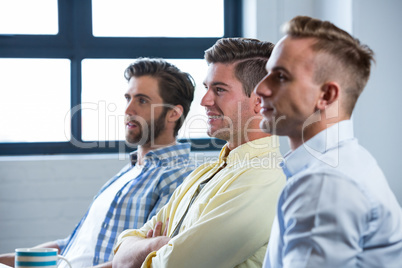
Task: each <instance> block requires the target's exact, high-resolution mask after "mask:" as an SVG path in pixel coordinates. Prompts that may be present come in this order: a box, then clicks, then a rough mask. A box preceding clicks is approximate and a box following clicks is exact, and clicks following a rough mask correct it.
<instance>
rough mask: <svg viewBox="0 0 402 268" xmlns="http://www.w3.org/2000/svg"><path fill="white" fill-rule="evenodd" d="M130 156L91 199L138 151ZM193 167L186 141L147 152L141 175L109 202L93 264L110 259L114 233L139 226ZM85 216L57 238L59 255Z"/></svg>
mask: <svg viewBox="0 0 402 268" xmlns="http://www.w3.org/2000/svg"><path fill="white" fill-rule="evenodd" d="M130 157H131V163H130V164H128V165H127V166H126V167H124V168H123V169H122V170H121V171H120V172H119V173H118V174H117V175H116V176H114V177H113V178H112V179H110V180H109V181H108V182H107V183H106V184H105V185H104V186H103V187H102V189H101V190H100V191H99V193H98V194H97V195H96V196H95V198H94V200H96V198H97V197H98V196H99V195H101V194H102V193H103V192H104V191H105V189H107V188H108V187H109V186H110V185H111V184H113V183H114V182H115V181H116V180H118V179H119V178H120V177H121V176H122V175H124V174H125V173H126V172H128V171H129V170H131V169H132V168H133V167H134V166H135V164H136V160H137V152H133V153H131V154H130ZM193 169H194V165H192V164H191V163H190V144H189V143H178V144H176V145H172V146H168V147H164V148H161V149H157V150H154V151H151V152H149V153H147V154H146V156H145V159H144V168H143V169H142V171H141V173H140V175H138V176H137V177H136V178H132V180H130V181H129V182H128V183H127V184H125V185H124V186H123V188H121V189H120V191H118V192H117V193H116V195H115V198H114V200H113V202H112V203H111V204H110V207H109V210H108V212H107V214H106V217H105V218H104V219H103V223H102V227H101V231H100V233H99V235H98V239H97V243H96V248H95V249H94V250H95V254H94V259H93V265H97V264H100V263H104V262H108V261H110V260H111V257H112V252H113V251H112V249H113V245H114V244H115V242H116V239H117V236H118V235H119V234H120V233H121V232H122V231H123V230H125V229H138V228H140V227H142V226H143V225H144V224H145V223H146V222H147V221H148V220H149V219H151V218H152V217H153V216H154V215H155V214H156V213H157V212H158V211H159V210H160V209H161V208H162V207H163V206H164V205H165V204H166V203H167V202H168V201H169V198H170V196H171V195H172V193H173V192H174V190H175V189H176V188H177V187H178V186H179V185H180V184H181V183H182V182H183V180H184V179H185V178H186V177H187V175H188V174H190V172H191V171H192V170H193ZM88 211H89V210H88ZM87 215H88V212H87V213H86V215H85V216H84V217H83V218H82V219H81V221H80V222H79V224H78V225H77V226H76V228H75V230H74V232H73V233H72V234H71V235H70V236H69V237H67V238H66V239H64V240H58V241H57V244H58V245H59V247H60V249H61V254H62V255H65V254H66V253H67V252H68V250H69V249H70V248H71V246H72V245H73V242H74V240H75V238H76V237H77V234H78V233H79V230H80V227H81V226H82V224H83V223H84V221H85V219H86V217H87Z"/></svg>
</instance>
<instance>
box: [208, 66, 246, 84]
mask: <svg viewBox="0 0 402 268" xmlns="http://www.w3.org/2000/svg"><path fill="white" fill-rule="evenodd" d="M234 67H235V64H234V63H230V64H224V63H211V64H210V65H209V66H208V71H207V76H206V78H205V80H204V83H205V84H206V85H209V84H213V83H217V82H220V83H225V84H231V83H235V82H237V83H240V81H239V80H238V79H237V78H236V76H235V74H234Z"/></svg>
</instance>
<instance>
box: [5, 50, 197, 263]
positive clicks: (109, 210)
mask: <svg viewBox="0 0 402 268" xmlns="http://www.w3.org/2000/svg"><path fill="white" fill-rule="evenodd" d="M125 77H126V79H127V81H128V91H127V93H126V94H125V98H126V99H127V106H126V111H125V115H126V116H125V124H126V140H127V142H129V143H131V144H136V145H138V149H137V151H135V152H133V153H131V155H130V156H131V162H130V164H128V165H127V166H126V167H124V168H123V169H122V170H121V171H120V172H119V173H118V174H117V175H116V176H115V177H113V178H112V179H111V180H109V181H108V182H107V183H106V184H105V185H104V186H103V187H102V188H101V190H100V191H99V193H98V194H97V195H96V196H95V198H94V201H93V203H92V204H91V206H90V208H89V210H88V212H87V213H86V214H85V215H84V217H83V218H82V220H81V221H80V222H79V224H78V225H77V227H76V228H75V230H74V231H73V233H72V234H71V235H70V236H69V237H68V238H66V239H64V240H59V241H55V242H48V243H45V244H42V245H40V246H38V247H48V248H49V247H51V248H57V249H58V250H59V252H60V254H62V255H63V256H65V257H66V258H67V259H68V260H69V261H70V262H71V264H72V266H73V267H89V266H93V265H98V264H101V265H102V264H103V263H105V262H108V261H110V260H111V257H112V256H113V255H112V248H113V245H114V244H115V241H116V238H117V235H118V234H120V233H121V232H122V231H123V230H125V229H127V228H138V227H141V226H142V225H143V224H144V223H145V222H146V221H148V220H149V219H151V218H152V217H153V216H154V215H155V214H156V213H157V212H158V211H159V209H160V208H161V207H162V206H163V205H165V203H166V202H167V201H168V200H169V198H170V196H171V194H172V193H173V191H174V190H175V189H176V187H177V186H179V185H180V184H181V183H182V181H183V179H184V178H185V177H186V176H187V175H188V174H189V173H190V172H191V171H192V169H193V168H194V167H193V166H192V165H190V164H189V163H190V161H189V153H190V144H188V143H185V144H184V143H177V142H176V136H177V134H178V131H179V129H180V127H181V126H182V124H183V121H184V119H185V117H186V116H187V114H188V112H189V109H190V105H191V102H192V100H193V96H194V83H193V80H192V77H191V76H190V75H189V74H187V73H184V72H182V71H180V70H179V69H178V68H176V67H175V66H173V65H172V64H170V63H167V62H165V61H164V60H161V59H147V58H142V59H138V60H137V61H136V62H134V63H133V64H131V65H130V66H129V67H128V68H127V69H126V71H125ZM0 262H4V263H7V264H8V265H11V266H13V265H14V256H13V254H8V255H7V256H2V257H0ZM60 265H64V264H63V263H61V264H60Z"/></svg>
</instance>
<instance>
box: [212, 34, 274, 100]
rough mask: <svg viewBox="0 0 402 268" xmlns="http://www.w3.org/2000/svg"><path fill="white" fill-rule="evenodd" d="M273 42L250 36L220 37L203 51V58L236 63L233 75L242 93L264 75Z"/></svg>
mask: <svg viewBox="0 0 402 268" xmlns="http://www.w3.org/2000/svg"><path fill="white" fill-rule="evenodd" d="M273 48H274V44H272V43H270V42H262V41H260V40H257V39H251V38H222V39H219V40H218V41H216V43H215V44H214V45H213V46H212V47H211V48H209V49H207V50H206V51H205V55H204V57H205V60H206V61H207V63H208V64H211V63H228V64H230V63H236V66H235V76H236V78H237V79H239V81H240V82H241V83H242V84H243V90H244V93H245V94H246V95H247V96H248V97H250V95H251V92H252V91H253V90H254V88H255V87H256V86H257V84H258V83H259V82H260V81H261V79H262V78H263V77H264V76H265V75H266V71H265V65H266V63H267V61H268V59H269V56H271V52H272V49H273Z"/></svg>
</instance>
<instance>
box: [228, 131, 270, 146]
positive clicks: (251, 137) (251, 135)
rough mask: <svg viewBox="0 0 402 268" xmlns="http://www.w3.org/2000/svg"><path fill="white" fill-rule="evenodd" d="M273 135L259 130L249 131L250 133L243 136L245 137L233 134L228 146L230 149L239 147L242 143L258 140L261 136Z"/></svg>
mask: <svg viewBox="0 0 402 268" xmlns="http://www.w3.org/2000/svg"><path fill="white" fill-rule="evenodd" d="M269 136H271V135H270V134H267V133H264V132H261V131H258V132H254V133H253V132H251V133H248V135H246V136H243V137H239V136H237V135H233V136H232V140H229V141H227V142H228V148H229V149H230V150H233V149H235V148H236V147H239V146H240V145H242V144H245V143H247V142H249V141H254V140H258V139H261V138H265V137H269Z"/></svg>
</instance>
